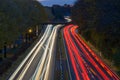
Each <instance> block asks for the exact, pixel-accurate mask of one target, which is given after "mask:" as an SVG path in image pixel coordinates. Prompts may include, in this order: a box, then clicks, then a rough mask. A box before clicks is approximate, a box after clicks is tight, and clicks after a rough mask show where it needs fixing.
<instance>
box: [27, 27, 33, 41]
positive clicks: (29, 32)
mask: <svg viewBox="0 0 120 80" xmlns="http://www.w3.org/2000/svg"><path fill="white" fill-rule="evenodd" d="M32 32H33V30H32V29H31V28H30V29H29V30H28V38H29V39H28V40H29V42H30V41H31V36H32V35H31V34H32Z"/></svg>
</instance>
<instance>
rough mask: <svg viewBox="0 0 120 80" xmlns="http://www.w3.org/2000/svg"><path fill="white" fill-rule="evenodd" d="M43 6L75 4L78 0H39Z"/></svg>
mask: <svg viewBox="0 0 120 80" xmlns="http://www.w3.org/2000/svg"><path fill="white" fill-rule="evenodd" d="M38 1H39V2H40V3H41V4H42V5H43V6H53V5H61V6H63V5H64V4H70V5H73V4H74V3H75V1H76V0H38Z"/></svg>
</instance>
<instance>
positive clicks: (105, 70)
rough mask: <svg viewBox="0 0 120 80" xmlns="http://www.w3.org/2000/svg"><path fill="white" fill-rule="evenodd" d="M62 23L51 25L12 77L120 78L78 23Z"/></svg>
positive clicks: (32, 79) (61, 79)
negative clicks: (83, 37)
mask: <svg viewBox="0 0 120 80" xmlns="http://www.w3.org/2000/svg"><path fill="white" fill-rule="evenodd" d="M62 26H63V25H60V24H59V25H55V26H54V25H47V27H46V30H45V32H44V34H43V36H42V37H41V38H40V39H39V40H38V42H37V43H36V45H35V46H33V48H32V49H31V51H30V52H29V53H28V55H27V56H26V57H25V58H24V60H23V61H22V62H21V64H20V65H19V66H18V67H17V69H16V70H15V71H14V72H13V74H12V75H11V76H10V77H9V79H8V80H120V79H119V77H118V76H117V75H116V74H115V72H113V71H112V70H111V69H110V68H109V67H108V66H107V65H106V64H105V63H104V62H103V61H102V60H101V59H100V58H99V57H98V56H97V55H96V54H95V53H94V51H92V50H91V49H90V48H89V46H88V45H87V44H86V43H85V42H84V40H83V39H82V38H81V36H79V35H78V34H77V28H78V26H76V25H73V24H70V25H67V26H65V27H64V28H62ZM61 28H62V30H61V32H60V29H61ZM60 33H61V34H60ZM58 34H59V35H58Z"/></svg>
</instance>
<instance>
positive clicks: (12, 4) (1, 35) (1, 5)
mask: <svg viewBox="0 0 120 80" xmlns="http://www.w3.org/2000/svg"><path fill="white" fill-rule="evenodd" d="M46 19H47V16H46V13H45V11H44V8H43V7H42V5H41V4H40V3H39V2H37V1H33V0H0V47H2V46H3V44H4V42H5V41H6V42H7V43H11V42H13V41H14V40H15V39H16V38H17V37H18V36H19V35H20V34H21V33H22V32H23V31H25V29H26V28H27V27H31V26H34V25H37V24H39V23H41V22H42V21H45V20H46Z"/></svg>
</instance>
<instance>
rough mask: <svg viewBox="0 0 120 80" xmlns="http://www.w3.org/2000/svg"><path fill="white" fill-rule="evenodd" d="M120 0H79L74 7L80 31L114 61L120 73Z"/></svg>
mask: <svg viewBox="0 0 120 80" xmlns="http://www.w3.org/2000/svg"><path fill="white" fill-rule="evenodd" d="M119 3H120V0H77V1H76V2H75V5H74V6H73V8H72V19H73V22H74V23H76V24H78V25H79V33H80V34H81V35H82V36H84V37H85V39H86V40H87V41H90V42H91V43H92V44H93V45H94V46H95V47H97V48H98V49H99V50H100V51H101V52H102V53H103V54H102V55H103V56H104V57H105V58H107V59H108V60H110V61H112V62H114V65H115V66H116V67H118V69H119V70H118V72H119V73H120V5H119Z"/></svg>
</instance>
